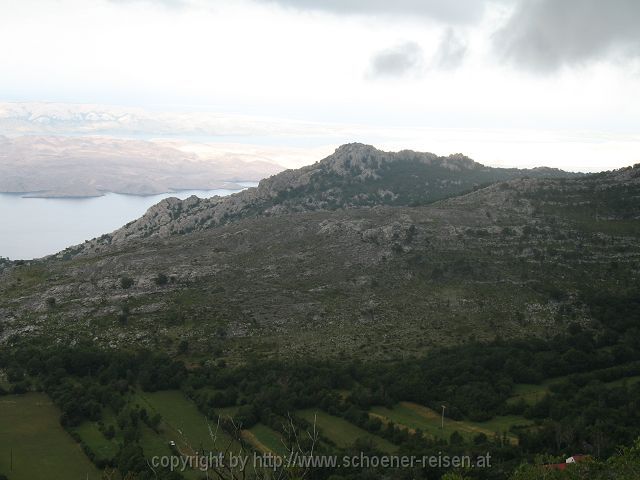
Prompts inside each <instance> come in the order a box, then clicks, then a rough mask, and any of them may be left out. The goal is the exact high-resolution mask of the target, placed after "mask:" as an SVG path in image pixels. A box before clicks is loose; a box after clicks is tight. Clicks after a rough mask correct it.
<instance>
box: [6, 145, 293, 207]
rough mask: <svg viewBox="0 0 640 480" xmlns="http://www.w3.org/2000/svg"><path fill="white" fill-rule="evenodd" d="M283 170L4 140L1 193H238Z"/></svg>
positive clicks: (259, 162) (145, 149)
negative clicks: (244, 186)
mask: <svg viewBox="0 0 640 480" xmlns="http://www.w3.org/2000/svg"><path fill="white" fill-rule="evenodd" d="M282 170H284V167H282V166H280V165H278V164H276V163H275V162H271V161H269V160H267V159H261V158H255V157H251V156H248V155H238V154H228V155H223V154H217V155H207V156H205V155H199V154H196V153H193V152H190V151H185V150H181V149H180V144H179V143H178V142H171V143H169V142H161V141H146V140H128V139H116V138H110V137H65V136H19V137H5V136H0V193H19V194H24V195H23V196H28V197H40V198H42V197H45V198H56V197H96V196H102V195H104V194H105V193H109V192H112V193H122V194H130V195H155V194H161V193H168V192H176V191H180V190H213V189H220V188H228V189H239V188H241V186H240V185H238V182H256V181H259V180H261V179H262V178H265V177H268V176H270V175H273V174H276V173H278V172H280V171H282Z"/></svg>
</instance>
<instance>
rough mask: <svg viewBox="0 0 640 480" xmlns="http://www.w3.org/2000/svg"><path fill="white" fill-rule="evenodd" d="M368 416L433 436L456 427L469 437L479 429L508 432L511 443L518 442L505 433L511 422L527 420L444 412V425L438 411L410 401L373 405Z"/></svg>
mask: <svg viewBox="0 0 640 480" xmlns="http://www.w3.org/2000/svg"><path fill="white" fill-rule="evenodd" d="M371 416H373V417H375V418H379V419H380V420H382V422H383V423H389V422H393V423H394V424H396V425H397V426H399V427H404V428H407V429H409V430H410V431H412V432H413V431H415V430H421V431H422V432H424V433H425V434H427V435H430V436H431V437H433V438H443V439H448V438H449V437H450V436H451V434H452V433H453V432H456V431H457V432H458V433H460V434H461V435H462V436H463V437H464V438H466V439H472V438H473V437H474V436H476V435H478V434H480V433H484V434H485V435H486V436H487V437H489V438H493V437H494V436H495V435H496V434H499V435H502V434H503V433H507V436H508V438H509V441H510V442H512V443H516V442H517V437H516V436H515V435H513V434H510V433H508V432H509V429H510V428H511V426H514V425H526V424H529V423H530V422H529V421H528V420H526V419H525V418H523V417H518V416H513V415H509V416H498V417H495V418H493V419H491V420H488V421H486V422H469V421H457V420H452V419H448V418H446V416H445V420H444V429H443V428H442V417H441V413H439V412H435V411H434V410H431V409H430V408H427V407H424V406H422V405H418V404H416V403H411V402H400V403H399V404H397V405H395V406H394V407H393V408H391V409H389V408H385V407H373V408H372V409H371Z"/></svg>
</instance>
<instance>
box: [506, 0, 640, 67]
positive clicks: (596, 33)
mask: <svg viewBox="0 0 640 480" xmlns="http://www.w3.org/2000/svg"><path fill="white" fill-rule="evenodd" d="M494 42H495V47H496V49H497V51H498V52H499V54H500V55H502V58H503V59H505V60H507V61H509V62H511V63H514V64H516V65H518V66H520V67H522V68H525V69H529V70H536V71H543V72H544V71H547V72H550V71H554V70H557V69H559V68H561V67H563V66H570V65H575V64H584V63H588V62H590V61H594V60H600V59H603V58H614V57H618V58H631V57H635V58H638V57H640V1H639V0H523V1H521V2H520V3H519V5H518V6H517V7H516V10H515V12H514V13H513V15H512V17H511V18H510V19H509V21H508V22H507V24H506V25H505V26H504V28H502V29H501V30H500V31H499V32H498V33H497V34H496V35H495V36H494Z"/></svg>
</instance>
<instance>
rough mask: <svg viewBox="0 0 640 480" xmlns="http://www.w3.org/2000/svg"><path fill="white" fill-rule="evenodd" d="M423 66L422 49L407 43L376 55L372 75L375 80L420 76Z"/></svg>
mask: <svg viewBox="0 0 640 480" xmlns="http://www.w3.org/2000/svg"><path fill="white" fill-rule="evenodd" d="M422 65H423V52H422V48H420V45H418V44H417V43H414V42H407V43H403V44H401V45H397V46H395V47H392V48H389V49H387V50H383V51H381V52H378V53H376V54H375V55H374V56H373V58H372V60H371V70H370V75H371V76H372V77H374V78H384V77H403V76H406V75H419V74H420V72H421V70H422Z"/></svg>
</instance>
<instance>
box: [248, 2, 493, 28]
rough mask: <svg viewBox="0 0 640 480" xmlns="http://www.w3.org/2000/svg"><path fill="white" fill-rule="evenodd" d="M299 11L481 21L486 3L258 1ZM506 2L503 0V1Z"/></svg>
mask: <svg viewBox="0 0 640 480" xmlns="http://www.w3.org/2000/svg"><path fill="white" fill-rule="evenodd" d="M257 1H260V2H263V3H264V2H266V3H275V4H279V5H282V6H285V7H291V8H295V9H298V10H316V11H326V12H333V13H338V14H340V13H342V14H371V15H380V14H391V15H403V16H415V15H418V16H422V17H430V18H433V19H436V20H441V21H445V22H451V23H469V22H473V21H475V20H478V19H479V18H480V17H481V16H482V13H483V12H484V7H485V3H486V2H485V1H484V0H257ZM501 1H504V0H501Z"/></svg>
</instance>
